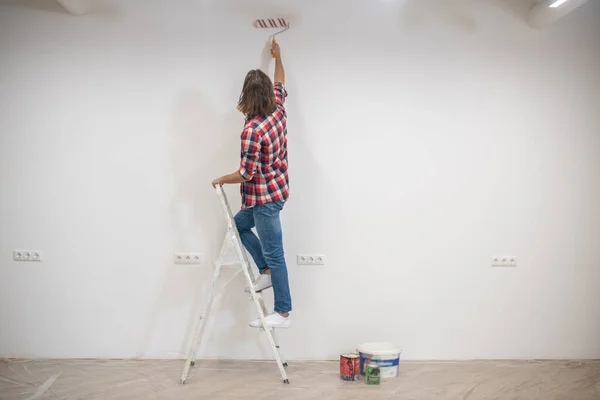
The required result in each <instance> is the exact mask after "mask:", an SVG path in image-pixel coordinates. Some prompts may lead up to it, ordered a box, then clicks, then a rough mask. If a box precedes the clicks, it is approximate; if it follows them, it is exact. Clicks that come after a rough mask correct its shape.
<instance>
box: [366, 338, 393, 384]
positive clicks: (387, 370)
mask: <svg viewBox="0 0 600 400" xmlns="http://www.w3.org/2000/svg"><path fill="white" fill-rule="evenodd" d="M401 352H402V350H400V349H398V348H397V347H395V346H394V345H392V344H391V343H385V342H370V343H363V344H361V345H360V346H358V355H359V356H360V373H361V374H362V375H364V374H365V367H366V366H367V365H368V364H369V363H371V362H373V363H376V364H378V365H379V368H380V369H381V377H382V378H393V377H395V376H398V366H399V364H400V353H401Z"/></svg>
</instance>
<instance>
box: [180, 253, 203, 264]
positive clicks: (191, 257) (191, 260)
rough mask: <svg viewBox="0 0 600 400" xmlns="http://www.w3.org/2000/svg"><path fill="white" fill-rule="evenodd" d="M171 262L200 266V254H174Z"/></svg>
mask: <svg viewBox="0 0 600 400" xmlns="http://www.w3.org/2000/svg"><path fill="white" fill-rule="evenodd" d="M173 261H174V262H175V264H195V265H200V264H202V254H201V253H175V254H174V255H173Z"/></svg>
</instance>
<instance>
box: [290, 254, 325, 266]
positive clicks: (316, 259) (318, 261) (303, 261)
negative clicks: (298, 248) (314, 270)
mask: <svg viewBox="0 0 600 400" xmlns="http://www.w3.org/2000/svg"><path fill="white" fill-rule="evenodd" d="M296 263H297V264H298V265H325V256H324V255H313V254H298V257H297V260H296Z"/></svg>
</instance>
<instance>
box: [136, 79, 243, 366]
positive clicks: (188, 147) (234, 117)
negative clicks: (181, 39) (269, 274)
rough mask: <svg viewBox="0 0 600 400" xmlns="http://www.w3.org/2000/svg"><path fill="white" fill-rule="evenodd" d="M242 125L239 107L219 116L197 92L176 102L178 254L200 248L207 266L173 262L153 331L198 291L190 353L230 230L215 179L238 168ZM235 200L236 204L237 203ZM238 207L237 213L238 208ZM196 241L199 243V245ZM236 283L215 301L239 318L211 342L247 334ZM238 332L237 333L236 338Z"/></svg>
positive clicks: (152, 322)
mask: <svg viewBox="0 0 600 400" xmlns="http://www.w3.org/2000/svg"><path fill="white" fill-rule="evenodd" d="M242 124H243V118H242V117H241V115H240V114H239V113H238V112H237V111H231V112H230V113H227V114H226V115H219V113H218V112H217V110H215V109H214V107H213V105H212V104H211V102H210V101H209V100H208V99H207V98H205V97H203V96H202V95H201V94H200V93H199V92H197V91H194V90H190V91H187V92H184V93H182V94H181V95H180V96H179V98H178V100H177V103H176V106H175V111H174V118H173V130H172V135H173V136H172V138H173V140H172V151H171V167H172V170H173V175H174V182H175V187H174V195H173V199H172V202H171V219H172V224H173V233H174V249H173V252H189V251H196V249H198V250H200V251H201V252H202V253H203V255H204V265H203V266H202V267H201V268H193V269H190V268H185V267H182V266H181V265H174V264H172V265H170V266H169V268H168V270H167V272H166V274H165V278H164V283H163V287H162V290H161V293H160V295H159V298H158V299H157V304H156V306H155V307H154V310H153V312H152V315H151V317H150V320H149V327H150V329H148V330H147V332H152V334H155V331H156V330H160V329H164V328H163V327H160V326H159V324H161V322H162V321H164V319H165V318H168V315H170V314H173V315H180V313H181V309H182V307H184V306H185V305H186V304H188V303H189V299H190V296H192V295H193V296H194V300H193V305H192V306H191V310H192V312H191V314H190V315H189V320H188V324H187V326H186V328H185V329H186V333H185V337H184V339H183V341H182V344H181V348H180V349H179V354H178V355H180V354H186V353H187V351H188V347H189V344H190V343H191V339H192V332H193V328H194V327H195V324H196V323H197V322H198V317H199V315H200V312H201V311H202V308H203V307H204V302H205V300H206V299H205V297H206V294H207V290H208V288H209V287H210V283H211V281H212V273H213V270H212V262H213V261H214V259H215V258H216V257H217V256H218V251H219V250H220V247H221V245H222V242H223V238H224V233H225V230H226V225H225V222H224V217H223V213H222V210H221V206H220V203H219V201H218V197H217V195H216V193H215V191H214V189H213V188H212V186H211V181H212V180H213V179H214V178H216V177H218V176H221V175H224V174H226V173H230V172H232V171H234V170H235V169H236V168H237V166H238V163H239V146H240V143H239V140H240V139H239V134H240V132H241V129H242ZM232 186H233V185H232ZM230 189H231V188H227V192H228V193H229V196H230V198H231V197H232V196H231V192H232V191H236V192H237V189H235V190H230ZM232 203H234V204H235V201H232ZM232 211H233V212H234V213H235V212H237V210H236V209H233V210H232ZM191 240H194V241H193V242H191ZM196 240H198V241H199V243H197V244H196ZM190 242H191V243H190ZM228 279H229V278H228V277H227V271H224V272H223V274H222V281H227V280H228ZM232 283H235V284H233V285H232V286H235V287H236V288H237V290H236V289H235V288H229V289H228V295H227V296H219V297H217V298H216V299H215V303H214V306H213V317H214V316H215V315H216V312H218V314H219V317H220V318H219V319H221V318H223V317H225V318H227V319H228V320H229V318H231V319H232V320H233V321H235V322H234V324H235V326H233V327H228V331H227V332H226V333H223V332H219V335H211V332H210V331H211V330H212V329H211V324H209V326H208V328H207V332H206V335H205V338H206V339H207V340H208V341H210V343H211V347H214V346H215V345H216V346H217V348H218V347H219V343H224V345H230V344H231V343H236V342H240V341H242V339H243V338H242V337H240V335H243V334H244V332H245V330H244V329H242V327H243V326H246V325H247V321H248V320H249V319H250V318H253V316H251V315H248V314H247V311H246V308H245V307H243V306H241V305H245V304H247V302H246V301H244V299H246V298H245V295H244V293H243V286H244V285H243V282H242V278H241V277H238V278H236V280H235V281H234V282H232ZM220 286H222V285H220ZM238 286H239V288H238ZM229 292H232V293H229ZM235 292H238V294H237V295H236V294H235ZM185 308H186V309H188V307H185ZM232 335H235V336H236V337H231V336H232ZM149 340H150V337H149V336H147V337H146V341H145V343H146V347H145V348H147V345H148V343H149ZM215 341H217V343H215ZM205 343H206V342H205Z"/></svg>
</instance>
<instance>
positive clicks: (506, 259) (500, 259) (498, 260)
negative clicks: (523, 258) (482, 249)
mask: <svg viewBox="0 0 600 400" xmlns="http://www.w3.org/2000/svg"><path fill="white" fill-rule="evenodd" d="M491 264H492V267H516V266H517V257H513V256H493V257H492V261H491Z"/></svg>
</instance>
